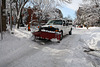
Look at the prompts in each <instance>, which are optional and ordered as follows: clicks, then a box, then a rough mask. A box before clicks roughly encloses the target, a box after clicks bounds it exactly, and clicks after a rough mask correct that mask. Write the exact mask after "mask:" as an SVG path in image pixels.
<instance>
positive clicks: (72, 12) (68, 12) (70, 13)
mask: <svg viewBox="0 0 100 67" xmlns="http://www.w3.org/2000/svg"><path fill="white" fill-rule="evenodd" d="M58 8H59V9H60V10H61V11H62V13H63V17H68V16H70V17H71V18H72V19H75V18H76V14H75V12H76V11H75V10H73V9H70V8H68V7H66V6H62V7H58Z"/></svg>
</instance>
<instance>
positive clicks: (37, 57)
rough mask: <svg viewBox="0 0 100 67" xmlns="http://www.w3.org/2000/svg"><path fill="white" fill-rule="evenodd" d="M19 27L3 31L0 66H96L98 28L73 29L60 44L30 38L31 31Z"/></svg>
mask: <svg viewBox="0 0 100 67" xmlns="http://www.w3.org/2000/svg"><path fill="white" fill-rule="evenodd" d="M22 30H23V29H22ZM22 30H17V29H15V30H14V32H15V33H14V34H9V32H6V33H5V34H4V40H2V41H0V67H100V59H99V58H100V28H99V27H91V28H89V29H88V30H87V29H86V28H73V34H72V35H66V36H64V38H63V40H62V41H61V42H60V43H56V42H51V41H46V40H41V41H37V42H34V41H31V40H30V35H31V33H30V32H27V31H24V30H23V31H22ZM89 48H90V49H94V50H93V51H89ZM86 51H87V52H86Z"/></svg>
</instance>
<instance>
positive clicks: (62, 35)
mask: <svg viewBox="0 0 100 67" xmlns="http://www.w3.org/2000/svg"><path fill="white" fill-rule="evenodd" d="M62 39H63V31H61V37H60V40H62Z"/></svg>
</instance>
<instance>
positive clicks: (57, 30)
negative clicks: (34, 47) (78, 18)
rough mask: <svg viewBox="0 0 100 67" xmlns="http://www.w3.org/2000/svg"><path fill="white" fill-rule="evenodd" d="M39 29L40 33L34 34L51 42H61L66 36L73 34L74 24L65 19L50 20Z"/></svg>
mask: <svg viewBox="0 0 100 67" xmlns="http://www.w3.org/2000/svg"><path fill="white" fill-rule="evenodd" d="M38 28H39V31H38V32H35V33H33V34H34V35H35V36H37V37H41V38H44V39H49V40H50V39H53V38H57V39H58V40H61V39H62V38H63V36H64V35H66V34H69V35H71V34H72V23H71V22H68V21H66V20H64V19H58V20H49V21H48V22H47V23H46V24H45V25H43V26H39V27H38Z"/></svg>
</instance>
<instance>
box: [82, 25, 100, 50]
mask: <svg viewBox="0 0 100 67" xmlns="http://www.w3.org/2000/svg"><path fill="white" fill-rule="evenodd" d="M87 31H88V32H87V33H85V31H84V33H85V34H83V35H82V36H81V41H83V42H84V45H85V46H87V47H89V48H91V49H94V50H100V28H99V27H91V28H89V30H87Z"/></svg>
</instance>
